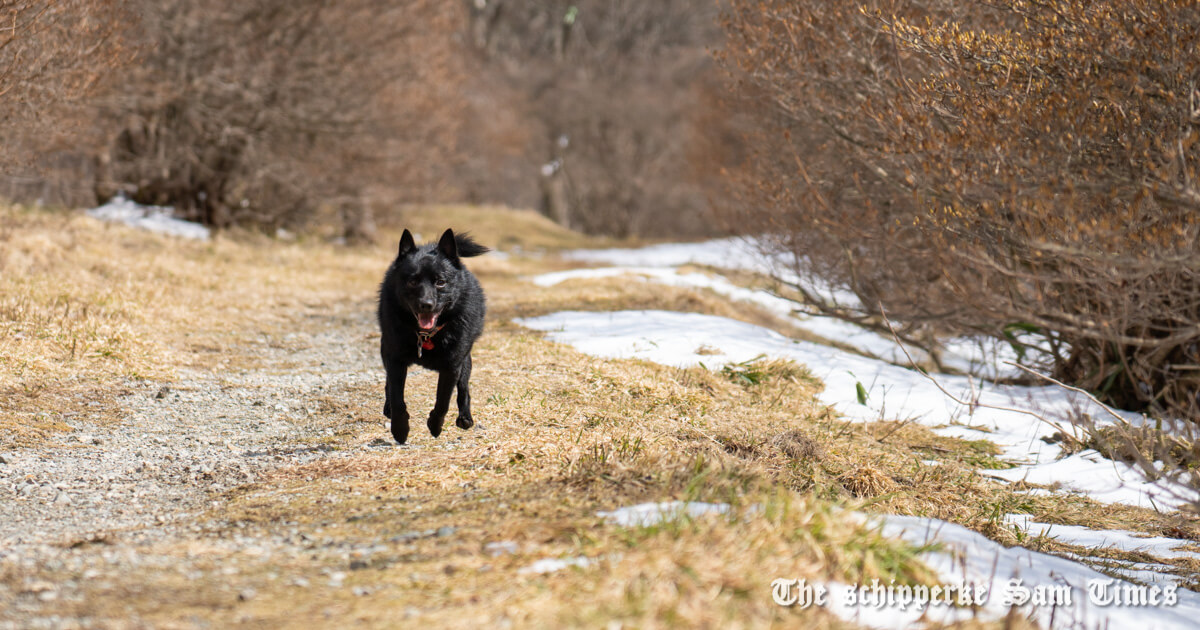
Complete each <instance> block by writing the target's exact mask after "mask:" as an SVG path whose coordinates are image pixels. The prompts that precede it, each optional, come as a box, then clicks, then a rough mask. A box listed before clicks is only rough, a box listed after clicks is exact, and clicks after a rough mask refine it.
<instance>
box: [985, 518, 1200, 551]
mask: <svg viewBox="0 0 1200 630" xmlns="http://www.w3.org/2000/svg"><path fill="white" fill-rule="evenodd" d="M1004 522H1005V523H1008V524H1009V525H1012V526H1014V527H1016V528H1018V529H1020V530H1021V531H1023V532H1026V533H1028V534H1029V535H1030V536H1045V537H1048V538H1053V539H1055V540H1057V541H1059V542H1063V543H1067V544H1070V545H1079V546H1081V547H1089V548H1092V547H1103V548H1105V549H1118V550H1120V551H1138V552H1143V553H1148V554H1150V555H1152V556H1157V557H1159V558H1200V552H1196V551H1188V550H1185V549H1177V547H1180V546H1183V545H1194V544H1195V543H1193V542H1192V541H1190V540H1180V539H1178V538H1166V537H1163V536H1142V535H1140V534H1137V533H1135V532H1130V531H1125V530H1120V529H1090V528H1087V527H1080V526H1078V525H1055V524H1051V523H1038V522H1035V521H1034V520H1033V517H1031V516H1029V515H1028V514H1009V515H1007V516H1005V517H1004Z"/></svg>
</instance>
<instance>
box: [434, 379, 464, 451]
mask: <svg viewBox="0 0 1200 630" xmlns="http://www.w3.org/2000/svg"><path fill="white" fill-rule="evenodd" d="M457 381H458V370H446V371H445V372H438V386H437V400H436V401H435V402H434V403H433V411H430V412H429V434H430V435H432V436H433V437H437V436H439V435H441V434H442V423H443V422H445V421H446V412H447V411H449V410H450V394H452V393H454V384H455V383H456V382H457Z"/></svg>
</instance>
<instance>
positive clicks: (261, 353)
mask: <svg viewBox="0 0 1200 630" xmlns="http://www.w3.org/2000/svg"><path fill="white" fill-rule="evenodd" d="M3 213H4V214H3V217H0V218H2V219H3V223H4V225H5V226H6V227H5V228H4V232H3V234H0V326H3V327H4V329H3V332H4V334H3V335H2V336H0V369H2V372H0V378H2V379H3V380H0V405H3V406H4V413H3V415H0V456H2V457H3V463H0V502H3V503H4V504H5V505H6V506H10V509H9V510H6V516H5V519H4V520H3V522H0V627H27V626H31V625H48V626H56V625H71V624H79V625H86V626H101V627H138V626H143V625H150V626H167V627H176V626H183V627H195V626H205V625H209V626H215V627H239V626H254V627H263V626H266V627H312V625H313V624H314V623H319V624H321V625H329V626H342V625H347V624H349V623H357V624H359V625H362V626H365V627H396V626H397V625H407V624H408V622H407V621H401V620H412V623H417V622H420V623H421V624H423V625H427V626H430V627H464V628H465V627H471V628H474V627H485V626H499V627H505V626H512V627H562V626H587V627H604V626H606V625H608V624H611V623H617V624H625V625H628V626H634V627H664V628H665V627H680V626H686V627H723V628H724V627H771V626H777V625H778V626H782V625H787V626H795V625H804V626H806V627H840V626H842V625H844V624H845V622H843V621H842V620H841V619H839V618H838V617H837V616H835V615H833V614H831V613H829V612H827V611H826V610H825V609H822V608H819V607H813V608H807V609H801V608H799V607H792V608H786V607H780V606H778V605H776V604H775V603H773V601H772V597H771V594H772V585H771V584H772V580H774V579H775V578H781V577H783V578H807V579H809V580H819V581H822V582H829V583H833V582H840V583H855V582H859V581H865V582H869V581H870V580H872V579H874V578H879V579H881V580H883V581H884V582H887V581H889V580H892V579H895V580H897V581H898V582H901V583H913V582H918V581H926V582H928V581H931V580H933V579H934V575H935V574H934V573H932V572H930V571H929V570H928V569H927V568H926V567H925V566H924V565H923V564H922V562H921V561H920V560H919V559H918V553H919V552H920V551H921V549H920V548H918V547H914V546H913V545H911V544H910V543H905V542H902V541H900V540H898V539H892V538H885V537H883V536H882V535H881V534H880V533H879V531H878V527H876V526H874V525H871V524H869V523H866V522H864V519H863V518H862V517H861V515H859V514H857V513H855V512H854V511H853V510H866V511H869V512H880V513H891V514H910V515H920V516H927V517H936V518H940V519H945V520H947V521H951V522H954V523H960V524H962V525H965V526H967V527H970V528H971V529H973V530H975V531H978V532H982V533H983V534H985V535H987V536H988V537H990V538H992V539H993V540H996V541H999V542H1001V543H1004V544H1016V543H1021V544H1024V545H1026V546H1029V547H1032V548H1036V549H1039V550H1043V551H1050V552H1055V553H1060V554H1076V555H1087V550H1086V549H1083V548H1081V547H1080V546H1078V545H1071V544H1064V543H1062V542H1058V541H1056V540H1054V539H1053V538H1052V537H1034V538H1023V537H1022V534H1021V532H1020V530H1018V529H1016V528H1012V527H1010V526H1009V525H1008V523H1007V522H1006V521H1005V517H1006V516H1007V515H1009V514H1010V513H1013V512H1022V513H1026V514H1029V515H1030V516H1031V517H1032V518H1033V519H1035V520H1037V521H1040V522H1053V523H1070V524H1087V525H1092V526H1098V525H1106V526H1108V527H1120V528H1124V529H1130V530H1134V531H1137V532H1142V533H1146V534H1158V535H1167V536H1170V537H1173V538H1180V537H1182V538H1190V539H1192V540H1200V527H1197V524H1196V522H1195V521H1194V520H1191V519H1189V518H1187V517H1185V516H1183V515H1181V514H1179V513H1174V512H1166V513H1158V512H1155V511H1152V510H1147V509H1143V508H1136V507H1130V506H1120V505H1102V504H1098V503H1096V502H1094V501H1090V500H1088V499H1086V498H1084V497H1078V496H1071V495H1065V494H1060V493H1050V492H1039V493H1030V492H1028V490H1029V487H1028V486H1027V485H1022V484H1009V485H1004V484H1001V483H998V482H996V481H992V480H988V479H987V478H985V477H982V476H980V475H979V474H978V473H977V468H978V466H979V465H980V464H981V463H984V462H987V463H994V462H995V461H996V459H997V457H998V455H999V454H1000V452H999V450H998V449H997V448H996V447H995V446H994V445H992V444H989V443H987V442H985V441H967V440H962V439H955V438H951V437H946V436H942V435H937V434H936V433H934V432H932V431H930V430H929V429H928V428H926V427H923V426H921V425H919V424H916V423H911V422H904V421H897V420H903V419H891V418H883V419H882V420H881V421H877V422H848V421H847V420H845V419H844V418H842V417H841V416H840V415H839V414H838V413H837V412H836V411H834V410H833V409H832V408H830V407H829V406H827V405H825V404H822V403H821V402H820V400H818V398H817V395H818V393H819V392H820V391H821V388H822V387H823V383H821V382H820V381H818V380H816V379H815V378H813V377H812V375H811V374H810V372H809V371H808V370H807V369H805V368H804V366H800V365H797V364H794V363H790V362H786V361H770V360H757V361H753V360H752V361H745V362H742V363H740V364H734V365H730V366H726V367H725V368H724V369H715V370H708V369H705V368H704V367H691V368H675V367H668V366H663V365H658V364H655V363H651V362H648V361H642V360H630V359H616V360H613V359H603V358H597V357H592V356H588V355H586V354H583V353H581V352H578V351H576V350H573V349H572V348H570V347H568V346H564V345H560V344H556V343H552V342H551V341H548V340H547V339H545V338H544V337H543V335H542V334H540V333H537V332H534V331H531V330H529V329H526V328H523V327H522V326H520V325H518V324H516V323H514V322H513V320H514V319H517V318H533V317H538V316H544V315H549V314H552V313H557V312H560V311H567V310H584V311H617V310H633V309H638V310H665V311H688V312H693V313H703V314H708V315H720V316H724V317H728V318H731V319H734V320H738V321H741V322H745V323H748V324H754V325H757V326H763V327H766V328H770V329H773V330H776V331H779V332H781V333H784V334H789V335H792V336H796V337H803V338H813V337H811V335H808V336H806V333H805V332H804V331H798V330H796V329H795V327H794V326H793V325H792V324H790V323H789V322H788V321H787V320H786V319H785V318H782V317H780V316H779V315H778V314H777V313H774V312H772V311H771V310H770V309H768V308H763V307H759V306H755V305H752V304H750V305H748V304H745V303H742V302H737V301H735V300H732V299H730V298H728V297H726V296H722V295H720V294H718V293H716V292H714V291H711V290H707V289H697V288H694V287H687V286H660V285H655V284H651V283H645V282H638V281H631V280H630V279H629V278H627V277H621V276H609V277H596V278H592V279H586V280H579V281H572V282H564V283H559V284H555V285H551V286H540V285H538V284H535V283H533V282H531V281H530V280H529V278H530V277H531V276H533V275H535V274H541V273H546V272H550V271H558V270H564V269H570V268H574V267H578V266H579V263H578V262H573V261H571V260H569V259H564V258H562V257H561V256H559V255H558V253H559V252H560V251H561V250H563V249H567V248H579V247H596V246H608V245H612V244H611V243H602V242H597V241H589V240H587V239H584V238H583V237H580V236H579V235H576V234H573V233H569V232H565V231H563V230H560V229H558V228H557V227H555V226H553V225H551V224H549V223H548V222H545V221H544V220H543V219H541V218H540V217H538V216H537V215H535V214H533V213H529V212H516V211H510V210H505V209H498V208H431V209H425V210H413V211H411V212H410V213H409V214H408V215H407V216H406V217H405V222H406V225H407V226H409V227H412V228H413V229H414V231H416V232H418V233H419V234H420V235H421V236H423V237H424V238H425V239H430V238H433V237H434V236H435V235H436V234H437V233H438V232H439V231H440V230H441V229H443V228H444V227H454V228H455V229H466V230H470V231H472V232H473V233H474V234H475V235H476V236H477V237H478V238H479V240H480V241H482V242H483V243H485V244H487V245H490V246H494V247H497V248H498V249H499V250H500V252H499V253H498V254H495V255H489V256H484V257H482V258H479V259H473V260H471V261H470V267H471V268H472V270H473V271H475V273H476V274H477V275H478V276H479V278H480V280H481V282H482V284H483V285H484V287H485V290H486V291H487V292H488V297H489V322H488V329H487V331H486V332H485V334H484V336H483V337H482V338H481V340H480V342H479V345H478V346H477V349H476V352H475V357H474V362H475V373H474V376H473V379H472V383H473V390H474V399H475V404H476V412H475V415H476V420H477V421H478V422H479V423H480V424H481V425H483V427H482V428H478V429H477V430H472V431H469V432H463V431H459V430H458V429H454V428H450V429H447V432H446V433H444V434H443V435H442V436H441V438H439V439H436V440H435V439H432V438H430V437H429V436H428V434H422V433H421V432H419V431H415V432H414V434H413V437H412V438H410V441H409V444H408V445H406V446H404V447H396V446H393V445H392V443H391V441H390V439H389V435H388V432H387V427H386V425H385V421H384V419H383V417H382V415H381V413H380V409H381V406H382V382H383V372H382V369H381V368H380V367H379V365H378V359H377V344H378V333H377V331H376V329H375V325H374V321H373V310H374V303H375V290H376V286H377V282H378V280H379V278H380V277H381V275H382V272H383V270H384V268H385V267H386V266H387V264H388V263H389V262H390V260H391V257H392V255H393V252H394V241H393V240H387V241H386V242H382V243H380V244H379V245H378V246H376V247H373V248H364V249H352V248H345V247H338V246H334V245H328V244H325V243H322V242H316V241H313V242H307V241H301V242H298V243H282V242H278V241H275V240H270V239H265V238H261V237H257V236H254V235H249V234H240V235H227V236H224V237H221V238H219V239H217V240H216V241H213V242H190V241H181V240H177V239H173V238H170V237H162V236H157V235H153V234H145V233H140V232H135V231H132V230H130V229H127V228H123V227H113V226H107V225H104V224H100V223H98V222H96V221H94V220H92V219H88V218H86V217H82V216H80V215H78V214H75V213H71V214H60V213H50V212H44V211H30V210H24V209H14V208H7V209H4V210H3ZM709 367H714V368H718V367H719V366H715V365H714V366H709ZM434 382H435V378H434V377H433V375H432V374H429V373H425V372H420V371H416V372H415V373H414V374H413V375H412V376H411V377H410V379H409V388H408V391H409V395H408V400H409V408H410V410H411V411H412V412H413V415H414V417H417V418H419V417H420V414H421V413H424V412H425V411H426V410H427V409H428V408H430V407H431V406H432V401H433V386H434ZM420 425H421V423H419V422H418V423H416V426H420ZM932 460H936V465H932V464H930V465H927V464H923V463H922V462H928V461H932ZM676 500H680V501H693V502H698V503H702V504H705V505H708V506H710V508H711V509H710V510H709V511H721V510H724V511H725V513H726V516H721V515H719V514H718V515H714V514H707V515H705V514H701V511H702V510H699V509H698V510H696V512H695V514H694V518H683V519H676V520H667V521H664V522H661V523H653V524H651V525H650V526H647V527H636V526H634V527H630V526H627V525H623V524H621V523H620V522H618V521H619V519H618V518H616V517H614V516H608V517H605V516H601V515H600V513H601V512H606V513H612V512H613V511H614V510H618V509H619V508H623V507H627V506H632V505H636V504H642V503H651V502H663V501H676ZM847 508H851V509H847ZM647 509H649V508H647ZM1138 553H1141V552H1138ZM1138 553H1133V552H1130V553H1129V554H1127V556H1125V557H1118V558H1115V560H1126V561H1139V562H1143V561H1148V560H1151V559H1152V560H1154V561H1156V562H1158V561H1162V562H1165V563H1166V565H1167V566H1168V570H1170V571H1175V572H1177V574H1178V575H1188V574H1194V573H1195V571H1196V570H1197V569H1200V565H1198V564H1197V561H1196V560H1195V559H1193V558H1191V557H1180V558H1156V557H1153V556H1150V557H1145V556H1144V554H1143V555H1138ZM1106 555H1107V556H1112V555H1114V554H1113V552H1106ZM1116 555H1117V556H1120V554H1119V553H1116ZM1102 560H1104V559H1103V558H1102V559H1100V560H1097V561H1096V562H1095V563H1094V564H1095V565H1096V566H1100V565H1101V561H1102ZM1101 568H1103V567H1102V566H1101ZM1017 622H1018V625H1019V623H1020V622H1019V620H1018V621H1017ZM987 624H992V625H996V626H999V625H1003V623H1002V622H1001V621H1000V620H995V621H991V622H987ZM987 624H985V625H987Z"/></svg>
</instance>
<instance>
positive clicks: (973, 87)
mask: <svg viewBox="0 0 1200 630" xmlns="http://www.w3.org/2000/svg"><path fill="white" fill-rule="evenodd" d="M725 23H726V27H727V31H728V33H729V34H730V37H731V40H732V41H731V43H730V45H729V46H728V49H727V53H726V55H725V57H724V59H725V61H726V63H727V64H728V65H729V66H730V67H731V68H736V69H737V71H738V72H739V73H741V75H742V76H743V77H744V78H745V80H746V81H748V82H750V83H752V84H753V85H754V86H755V87H756V88H757V89H759V90H762V92H763V93H765V94H769V95H770V99H769V105H768V106H767V107H766V108H764V111H763V113H762V117H761V120H762V122H763V124H764V132H763V134H762V137H764V138H766V139H767V143H766V144H764V145H763V148H762V149H761V150H759V151H758V152H757V153H756V154H755V155H754V156H752V157H751V158H750V160H748V164H747V166H748V168H747V169H746V170H745V171H743V172H742V174H741V176H742V178H743V184H744V185H743V186H742V188H741V190H742V192H743V194H745V195H746V201H747V203H746V204H745V205H744V206H743V213H742V214H741V215H739V216H738V219H739V220H740V221H741V222H742V225H743V226H744V228H745V229H748V230H757V229H766V230H771V231H772V232H773V233H775V234H777V235H778V245H779V246H780V247H782V248H783V249H785V250H787V251H791V252H793V253H794V254H795V256H796V260H797V266H798V267H803V268H806V269H815V270H816V271H817V272H818V273H821V274H826V275H828V276H830V277H832V278H834V279H836V280H837V281H839V282H841V283H843V284H844V285H846V286H848V287H850V288H851V289H853V290H854V291H855V292H856V293H857V294H858V295H859V296H860V297H861V298H862V301H863V303H864V304H867V305H871V306H870V307H868V308H873V306H874V305H875V304H877V303H878V302H882V303H884V304H885V305H886V306H887V308H888V311H889V312H890V313H891V314H892V315H894V316H895V317H897V318H898V319H900V320H901V321H904V322H906V323H908V326H909V329H910V330H912V329H914V328H916V327H920V326H923V325H924V326H936V327H938V328H939V329H940V330H943V331H954V332H964V331H979V332H983V333H986V334H990V335H993V336H996V337H998V338H1001V339H1009V338H1012V337H1015V335H1014V333H1017V332H1020V333H1023V334H1026V335H1032V336H1034V337H1036V338H1037V339H1039V342H1038V344H1037V345H1038V346H1039V349H1041V350H1043V351H1044V352H1045V353H1046V354H1045V356H1048V357H1049V360H1050V361H1049V362H1050V365H1049V366H1048V367H1049V368H1050V369H1051V370H1052V372H1053V374H1054V375H1055V376H1057V377H1059V378H1062V379H1063V380H1066V381H1069V382H1072V383H1075V384H1079V385H1081V386H1083V387H1085V388H1087V389H1089V390H1091V391H1094V392H1097V393H1098V394H1099V395H1100V396H1101V398H1102V399H1104V400H1106V401H1107V402H1111V403H1113V404H1115V405H1117V406H1120V407H1122V408H1126V409H1140V410H1148V411H1152V412H1156V413H1164V414H1168V415H1174V416H1183V417H1188V418H1191V419H1193V420H1196V419H1200V400H1198V399H1197V394H1196V392H1197V391H1200V350H1198V349H1197V348H1198V347H1200V326H1198V325H1197V322H1198V321H1200V276H1198V275H1197V274H1198V273H1200V271H1198V270H1200V251H1198V250H1197V236H1198V234H1200V214H1198V213H1197V210H1200V188H1198V187H1197V183H1196V181H1197V180H1196V175H1197V173H1196V166H1197V162H1198V160H1200V143H1197V140H1200V91H1198V89H1197V88H1198V87H1200V85H1198V80H1200V58H1198V57H1196V55H1195V54H1193V52H1192V51H1194V50H1195V49H1196V48H1197V45H1198V44H1200V14H1198V13H1197V12H1195V11H1194V8H1193V7H1190V6H1188V5H1186V3H1172V2H1162V1H1155V0H1105V1H1102V2H1085V1H1082V0H1056V1H1054V2H1032V3H1031V2H1018V1H1016V0H1010V1H1004V2H996V3H986V4H985V3H959V2H951V1H949V0H909V1H905V2H877V1H872V2H855V3H841V2H833V1H817V2H807V3H793V2H785V1H783V0H767V1H766V2H758V1H754V2H750V1H748V0H736V1H735V2H733V3H732V5H731V8H730V10H729V12H728V13H727V15H726V19H725ZM858 315H862V313H858Z"/></svg>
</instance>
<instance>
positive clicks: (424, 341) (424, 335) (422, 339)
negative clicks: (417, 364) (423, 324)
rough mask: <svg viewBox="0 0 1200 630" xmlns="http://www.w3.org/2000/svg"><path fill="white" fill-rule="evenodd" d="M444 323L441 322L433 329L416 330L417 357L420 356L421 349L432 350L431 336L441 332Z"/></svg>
mask: <svg viewBox="0 0 1200 630" xmlns="http://www.w3.org/2000/svg"><path fill="white" fill-rule="evenodd" d="M445 327H446V325H445V324H442V325H441V326H438V327H437V328H434V329H433V330H428V331H426V330H418V331H417V357H418V358H419V357H420V356H421V350H423V349H424V350H433V336H434V335H436V334H438V333H439V332H441V330H442V329H443V328H445Z"/></svg>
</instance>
